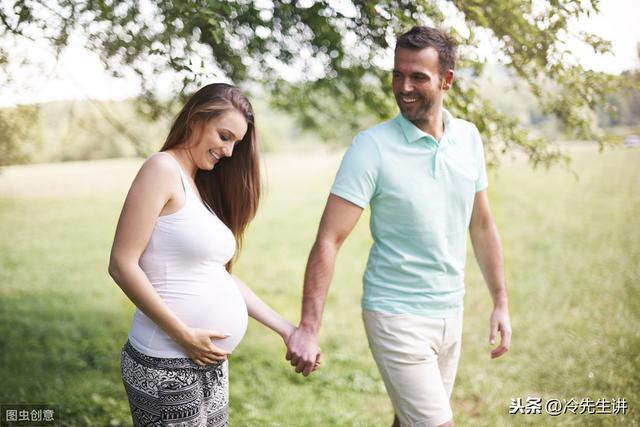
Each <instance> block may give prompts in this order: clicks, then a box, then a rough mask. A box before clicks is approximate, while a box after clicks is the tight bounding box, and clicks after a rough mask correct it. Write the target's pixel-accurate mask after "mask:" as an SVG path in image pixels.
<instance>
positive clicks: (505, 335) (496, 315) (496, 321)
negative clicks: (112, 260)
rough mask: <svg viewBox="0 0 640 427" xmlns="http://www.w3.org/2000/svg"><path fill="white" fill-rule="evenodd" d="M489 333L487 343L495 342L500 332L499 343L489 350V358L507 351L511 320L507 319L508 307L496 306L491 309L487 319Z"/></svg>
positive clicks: (509, 343)
mask: <svg viewBox="0 0 640 427" xmlns="http://www.w3.org/2000/svg"><path fill="white" fill-rule="evenodd" d="M489 323H490V328H491V333H490V335H489V343H490V344H491V345H494V344H495V343H496V336H497V335H498V332H500V345H498V346H497V347H496V348H494V349H493V350H491V358H492V359H495V358H496V357H500V356H502V355H503V354H505V353H506V352H507V351H509V346H510V345H511V321H510V320H509V308H508V307H507V306H498V307H495V308H494V309H493V312H492V313H491V319H490V321H489Z"/></svg>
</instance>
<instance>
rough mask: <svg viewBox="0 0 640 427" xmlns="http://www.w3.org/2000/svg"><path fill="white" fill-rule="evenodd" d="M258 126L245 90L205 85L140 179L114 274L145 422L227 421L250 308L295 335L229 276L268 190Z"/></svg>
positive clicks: (130, 386)
mask: <svg viewBox="0 0 640 427" xmlns="http://www.w3.org/2000/svg"><path fill="white" fill-rule="evenodd" d="M254 123H255V121H254V116H253V110H252V107H251V104H250V103H249V101H248V100H247V99H246V98H245V97H244V96H243V95H242V93H241V92H240V91H239V90H238V89H237V88H235V87H233V86H230V85H227V84H211V85H208V86H205V87H203V88H202V89H200V90H199V91H198V92H196V93H195V94H194V95H193V96H192V97H191V99H190V100H189V101H188V102H187V104H186V105H185V106H184V108H183V109H182V110H181V111H180V113H179V114H178V116H177V118H176V119H175V122H174V123H173V126H172V127H171V130H170V132H169V136H168V137H167V140H166V142H165V143H164V146H163V147H162V149H161V150H160V152H159V153H156V154H154V155H152V156H151V157H150V158H149V159H147V160H146V161H145V163H144V164H143V165H142V167H141V169H140V171H139V172H138V175H137V176H136V178H135V179H134V181H133V183H132V184H131V189H130V190H129V194H128V195H127V198H126V200H125V203H124V207H123V208H122V213H121V215H120V220H119V222H118V227H117V230H116V234H115V239H114V242H113V248H112V251H111V259H110V263H109V273H110V274H111V276H112V277H113V279H114V280H115V282H116V283H117V284H118V285H119V286H120V287H121V288H122V290H123V291H124V293H125V294H126V295H127V296H128V297H129V298H130V299H131V301H132V302H133V303H134V304H135V305H136V307H137V310H136V312H135V315H134V318H133V324H132V325H131V329H130V330H129V339H128V341H127V343H126V344H125V345H124V348H123V350H122V354H121V369H122V380H123V383H124V386H125V390H126V392H127V396H128V398H129V404H130V407H131V415H132V418H133V424H134V425H135V426H174V425H175V426H224V425H227V424H228V421H227V407H228V399H229V398H228V396H229V393H228V367H227V363H228V362H227V356H228V355H229V354H231V352H232V351H233V349H234V348H235V347H236V345H238V343H239V342H240V340H241V339H242V337H243V335H244V333H245V330H246V328H247V313H248V314H249V315H250V316H251V317H253V318H255V319H256V320H258V321H259V322H261V323H263V324H264V325H266V326H267V327H269V328H271V329H273V330H274V331H275V332H277V333H278V334H279V335H280V336H281V337H282V338H283V340H284V342H285V343H286V341H287V340H288V337H289V336H290V334H291V333H292V332H293V330H294V327H293V326H292V325H291V324H290V323H289V322H287V321H286V320H284V319H283V318H282V317H281V316H280V315H278V314H277V313H276V312H274V311H273V310H271V309H270V308H269V307H268V306H267V305H266V304H265V303H264V302H262V301H261V300H260V299H259V298H258V297H257V296H256V295H255V294H254V293H253V292H252V291H251V290H250V289H249V288H248V287H247V286H246V285H245V284H244V283H243V282H242V281H240V280H239V279H238V278H237V277H235V276H233V275H231V274H230V271H231V262H232V258H233V256H234V254H235V253H236V252H237V248H238V247H239V246H240V242H241V240H242V234H243V231H244V230H245V227H246V226H247V224H248V223H249V221H250V220H251V219H252V218H253V217H254V215H255V212H256V208H257V206H258V199H259V196H260V172H259V159H258V149H257V146H256V134H255V126H254ZM232 154H233V155H232Z"/></svg>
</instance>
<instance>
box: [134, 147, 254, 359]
mask: <svg viewBox="0 0 640 427" xmlns="http://www.w3.org/2000/svg"><path fill="white" fill-rule="evenodd" d="M156 155H164V156H169V157H171V158H172V159H173V160H174V161H175V163H176V166H177V168H178V170H179V171H180V177H181V179H182V186H183V188H184V193H185V201H184V205H183V206H182V208H181V209H180V210H179V211H177V212H175V213H173V214H170V215H164V216H160V217H158V218H157V219H156V223H155V226H154V228H153V232H152V234H151V238H150V239H149V243H148V244H147V247H146V248H145V251H144V253H143V254H142V256H141V257H140V262H139V265H140V267H141V268H142V271H144V273H145V274H146V275H147V277H148V278H149V281H150V282H151V284H152V285H153V288H154V289H155V291H156V292H157V293H158V295H159V296H160V298H162V300H163V301H164V302H165V303H166V304H167V306H168V307H169V309H170V310H171V311H172V312H173V313H175V315H176V316H178V318H180V320H182V321H183V322H184V323H185V324H186V325H187V326H189V327H192V328H202V329H208V330H211V331H214V332H220V333H222V334H231V336H230V337H229V338H225V339H222V340H214V341H213V342H214V344H215V345H216V346H218V347H220V348H222V349H224V350H228V351H232V350H233V349H234V348H235V347H236V346H237V345H238V344H239V343H240V340H241V339H242V337H243V336H244V333H245V331H246V329H247V321H248V317H247V307H246V305H245V302H244V299H243V297H242V294H241V293H240V290H239V289H238V286H237V285H236V283H235V281H234V280H233V278H232V277H231V275H230V274H229V273H228V272H227V270H225V267H224V266H225V264H226V263H227V262H228V261H229V260H230V259H231V257H232V256H233V254H234V252H235V249H236V241H235V238H234V236H233V233H232V232H231V230H230V229H229V228H228V227H227V226H226V225H225V224H224V223H223V222H222V221H221V220H220V219H218V217H217V216H216V215H214V214H213V213H212V212H211V211H209V210H208V209H207V208H206V207H205V205H203V203H202V202H201V201H200V199H199V198H198V196H197V195H196V193H195V190H194V189H193V187H192V186H191V185H190V184H189V181H188V179H187V178H186V176H185V174H184V172H183V171H182V168H181V167H180V165H179V164H178V162H177V160H176V159H175V158H174V157H173V156H172V155H171V154H169V153H159V154H156ZM129 341H130V342H131V345H133V346H134V347H135V348H136V349H137V350H139V351H140V352H142V353H144V354H147V355H149V356H154V357H165V358H169V357H187V355H186V353H185V351H184V349H183V348H182V347H181V346H180V345H179V344H178V343H177V342H175V341H174V340H173V339H172V338H170V337H169V336H168V335H167V334H166V333H165V332H164V331H163V330H162V329H161V328H160V327H159V326H157V325H156V324H155V323H154V322H153V321H152V320H151V319H149V318H148V317H147V316H146V315H145V314H144V313H143V312H141V311H140V309H137V310H136V312H135V315H134V317H133V323H132V325H131V329H130V330H129Z"/></svg>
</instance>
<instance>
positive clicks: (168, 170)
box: [135, 152, 180, 190]
mask: <svg viewBox="0 0 640 427" xmlns="http://www.w3.org/2000/svg"><path fill="white" fill-rule="evenodd" d="M135 181H136V182H137V183H138V185H140V184H141V185H142V186H143V187H149V188H152V189H156V190H158V189H161V188H166V189H170V190H173V189H174V188H178V187H177V186H176V185H178V186H179V185H180V184H179V183H180V171H179V170H178V165H177V163H176V160H175V159H173V158H172V157H171V155H170V154H168V153H165V152H158V153H154V154H152V155H151V156H149V157H148V158H147V159H146V160H145V161H144V163H143V164H142V166H141V167H140V170H139V171H138V175H137V176H136V179H135Z"/></svg>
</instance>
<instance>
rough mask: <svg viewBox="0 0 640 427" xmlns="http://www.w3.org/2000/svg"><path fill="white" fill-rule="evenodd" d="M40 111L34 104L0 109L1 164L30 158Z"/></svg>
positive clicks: (19, 161) (22, 161) (9, 163)
mask: <svg viewBox="0 0 640 427" xmlns="http://www.w3.org/2000/svg"><path fill="white" fill-rule="evenodd" d="M38 111H39V108H38V107H37V106H33V105H29V106H20V107H18V108H3V109H0V135H2V137H0V166H6V165H12V164H16V163H24V162H26V161H28V160H29V148H30V146H31V145H33V144H34V135H35V127H34V123H35V122H36V121H37V117H38Z"/></svg>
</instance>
